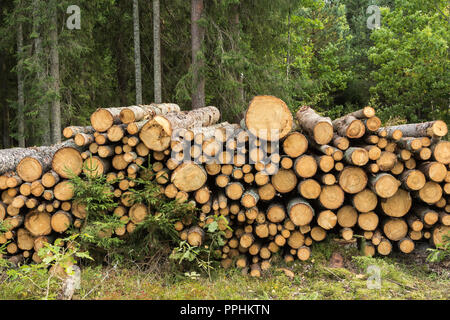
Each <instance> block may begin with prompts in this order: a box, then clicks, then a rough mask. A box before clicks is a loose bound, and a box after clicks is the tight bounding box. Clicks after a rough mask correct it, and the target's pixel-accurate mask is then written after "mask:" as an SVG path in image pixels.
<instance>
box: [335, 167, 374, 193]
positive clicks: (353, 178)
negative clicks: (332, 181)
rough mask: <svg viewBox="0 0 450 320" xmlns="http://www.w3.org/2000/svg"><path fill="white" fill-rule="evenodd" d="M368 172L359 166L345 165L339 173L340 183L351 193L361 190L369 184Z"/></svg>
mask: <svg viewBox="0 0 450 320" xmlns="http://www.w3.org/2000/svg"><path fill="white" fill-rule="evenodd" d="M367 180H368V178H367V174H366V172H365V171H364V170H363V169H361V168H359V167H345V168H344V170H342V171H341V172H340V173H339V185H340V186H341V188H342V189H343V190H344V191H345V192H347V193H350V194H355V193H358V192H361V191H362V190H364V189H365V187H366V185H367Z"/></svg>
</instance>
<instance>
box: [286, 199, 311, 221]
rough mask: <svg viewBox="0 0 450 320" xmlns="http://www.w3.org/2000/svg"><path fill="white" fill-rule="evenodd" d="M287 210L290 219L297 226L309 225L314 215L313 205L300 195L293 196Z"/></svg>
mask: <svg viewBox="0 0 450 320" xmlns="http://www.w3.org/2000/svg"><path fill="white" fill-rule="evenodd" d="M287 212H288V215H289V218H290V220H291V221H292V223H294V225H296V226H305V225H308V224H309V223H310V222H311V221H312V218H313V217H314V209H313V208H312V206H311V205H310V204H309V203H308V202H307V201H306V200H305V199H302V198H300V197H298V198H293V199H291V200H290V201H289V202H288V205H287Z"/></svg>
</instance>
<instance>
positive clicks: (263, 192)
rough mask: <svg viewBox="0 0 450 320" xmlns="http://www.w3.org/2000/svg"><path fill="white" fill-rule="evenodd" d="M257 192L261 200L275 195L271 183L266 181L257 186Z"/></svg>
mask: <svg viewBox="0 0 450 320" xmlns="http://www.w3.org/2000/svg"><path fill="white" fill-rule="evenodd" d="M258 194H259V197H260V199H261V200H262V201H270V200H272V199H273V198H274V197H275V195H276V190H275V188H274V186H273V185H272V184H271V183H267V184H265V185H263V186H261V187H259V188H258Z"/></svg>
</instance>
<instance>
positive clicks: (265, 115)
mask: <svg viewBox="0 0 450 320" xmlns="http://www.w3.org/2000/svg"><path fill="white" fill-rule="evenodd" d="M244 122H245V127H246V129H247V130H248V131H249V132H250V133H251V134H252V135H254V136H255V137H258V138H260V139H263V140H267V141H275V140H279V139H283V138H284V137H285V136H286V135H287V134H288V133H289V132H290V131H291V130H292V126H293V122H294V121H293V117H292V113H291V111H290V110H289V108H288V106H287V105H286V103H285V102H284V101H282V100H281V99H278V98H276V97H274V96H256V97H254V98H253V99H252V101H250V104H249V106H248V108H247V111H246V113H245V118H244Z"/></svg>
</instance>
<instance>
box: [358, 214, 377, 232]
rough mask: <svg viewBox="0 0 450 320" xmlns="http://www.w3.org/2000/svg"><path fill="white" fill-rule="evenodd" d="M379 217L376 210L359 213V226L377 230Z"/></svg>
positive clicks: (367, 229) (366, 229)
mask: <svg viewBox="0 0 450 320" xmlns="http://www.w3.org/2000/svg"><path fill="white" fill-rule="evenodd" d="M378 222H379V218H378V215H377V214H376V213H375V212H365V213H361V214H359V215H358V226H359V227H360V228H361V229H362V230H365V231H375V229H376V228H377V227H378Z"/></svg>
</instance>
